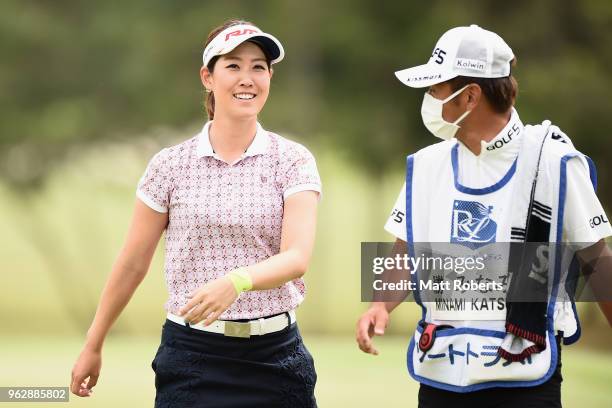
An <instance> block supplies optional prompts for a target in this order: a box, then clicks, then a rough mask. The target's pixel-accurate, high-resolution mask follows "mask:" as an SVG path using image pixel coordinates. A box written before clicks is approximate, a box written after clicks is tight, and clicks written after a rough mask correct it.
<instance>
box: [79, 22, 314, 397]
mask: <svg viewBox="0 0 612 408" xmlns="http://www.w3.org/2000/svg"><path fill="white" fill-rule="evenodd" d="M283 56H284V51H283V47H282V45H281V43H280V42H279V41H278V40H277V39H276V38H275V37H273V36H272V35H270V34H266V33H264V32H262V31H261V30H260V29H259V28H258V27H256V26H255V25H253V24H251V23H248V22H245V21H236V20H231V21H228V22H226V23H225V24H223V25H222V26H220V27H218V28H216V29H215V30H213V31H212V32H211V33H210V35H209V37H208V40H207V41H206V44H205V49H204V53H203V62H204V65H203V66H202V68H201V70H200V76H201V80H202V84H203V85H204V87H205V88H206V92H207V93H208V94H207V99H206V108H207V111H208V116H209V119H210V121H209V122H208V123H206V125H205V126H204V128H203V129H202V131H201V132H200V133H199V134H197V135H196V136H195V137H193V138H191V139H189V140H186V141H184V142H182V143H180V144H178V145H176V146H172V147H168V148H165V149H163V150H161V151H160V152H159V153H157V154H156V155H155V156H154V157H153V159H152V160H151V162H150V163H149V165H148V167H147V169H146V171H145V173H144V175H143V176H142V178H141V180H140V182H139V184H138V188H137V197H138V200H137V202H136V207H135V211H134V218H133V221H132V224H131V227H130V230H129V234H128V238H127V241H126V243H125V246H124V247H123V249H122V251H121V253H120V255H119V258H118V260H117V262H116V263H115V266H114V267H113V270H112V272H111V274H110V277H109V279H108V282H107V284H106V286H105V288H104V291H103V293H102V297H101V300H100V304H99V307H98V310H97V312H96V315H95V318H94V320H93V323H92V325H91V327H90V329H89V331H88V332H87V340H86V343H85V346H84V348H83V351H82V352H81V354H80V356H79V358H78V360H77V361H76V363H75V365H74V368H73V371H72V384H71V391H72V392H73V393H74V394H76V395H78V396H81V397H86V396H89V395H91V391H92V388H93V387H94V386H95V384H96V382H97V381H98V376H99V374H100V367H101V351H102V345H103V342H104V339H105V337H106V334H107V333H108V331H109V330H110V328H111V325H112V324H113V322H114V321H115V319H116V318H117V316H118V315H119V314H120V312H121V310H122V309H123V308H124V307H125V305H126V304H127V303H128V301H129V299H130V298H131V296H132V294H133V293H134V290H135V289H136V287H137V286H138V284H139V283H140V282H141V281H142V279H143V278H144V276H145V274H146V273H147V270H148V268H149V263H150V261H151V257H152V255H153V253H154V250H155V247H156V246H157V243H158V240H159V238H160V235H161V234H162V232H163V231H164V230H165V232H166V245H165V251H166V255H165V275H166V284H167V288H168V292H169V293H168V295H169V296H168V300H167V302H166V304H165V308H166V310H167V312H168V315H167V320H166V322H165V324H164V326H163V330H162V336H161V344H160V346H159V349H158V351H157V354H156V355H155V358H154V360H153V362H152V367H153V370H154V371H155V388H156V391H157V393H156V398H155V406H156V407H203V406H205V407H314V406H316V401H315V397H314V387H315V381H316V373H315V369H314V364H313V360H312V357H311V356H310V354H309V352H308V350H307V349H306V347H305V346H304V344H303V342H302V339H301V337H300V333H299V331H298V328H297V324H296V318H295V309H296V307H297V306H298V305H299V304H300V303H301V302H302V301H303V299H304V293H305V287H304V281H303V280H302V276H303V275H304V273H305V272H306V269H307V267H308V263H309V260H310V256H311V252H312V248H313V243H314V238H315V224H316V209H317V203H318V195H319V194H320V191H321V183H320V179H319V175H318V172H317V168H316V164H315V160H314V157H313V156H312V154H311V153H310V152H309V151H308V150H307V149H306V148H305V147H303V146H301V145H299V144H297V143H295V142H292V141H289V140H287V139H285V138H283V137H281V136H278V135H276V134H274V133H271V132H269V131H266V130H264V129H263V128H262V127H261V125H260V124H259V123H258V122H257V115H258V114H259V112H260V111H261V110H262V109H263V107H264V105H265V103H266V100H267V98H268V93H269V91H270V79H271V78H272V68H271V66H272V64H274V63H277V62H279V61H281V60H282V59H283Z"/></svg>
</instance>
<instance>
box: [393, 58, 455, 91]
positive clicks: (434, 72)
mask: <svg viewBox="0 0 612 408" xmlns="http://www.w3.org/2000/svg"><path fill="white" fill-rule="evenodd" d="M395 76H396V77H397V79H399V80H400V81H401V82H402V83H403V84H404V85H406V86H409V87H411V88H425V87H428V86H432V85H435V84H439V83H441V82H444V81H448V80H449V79H453V78H455V77H456V76H457V74H454V73H452V72H448V71H443V70H441V69H439V68H438V67H437V66H435V65H432V64H423V65H419V66H416V67H412V68H407V69H403V70H401V71H396V72H395Z"/></svg>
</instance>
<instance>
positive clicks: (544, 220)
mask: <svg viewBox="0 0 612 408" xmlns="http://www.w3.org/2000/svg"><path fill="white" fill-rule="evenodd" d="M515 64H516V58H515V55H514V53H513V51H512V49H511V48H510V47H509V46H508V44H506V42H505V41H504V40H503V39H502V38H501V37H500V36H499V35H497V34H495V33H493V32H491V31H488V30H485V29H483V28H481V27H479V26H477V25H471V26H469V27H456V28H453V29H451V30H449V31H447V32H446V33H444V34H443V35H442V37H441V38H440V39H439V40H438V42H437V44H436V45H435V47H434V49H433V52H432V55H431V58H430V59H429V61H428V62H427V63H426V64H424V65H419V66H415V67H412V68H408V69H404V70H401V71H398V72H396V73H395V75H396V76H397V78H398V79H399V80H400V81H401V82H402V83H403V84H405V85H407V86H409V87H411V88H427V91H426V93H425V96H424V98H423V104H422V108H421V114H422V119H423V123H424V125H425V127H426V128H427V129H428V130H429V131H430V132H431V133H432V134H433V135H434V136H436V137H437V138H439V139H442V141H439V142H438V143H436V144H432V145H430V146H428V147H426V148H424V149H421V150H419V151H418V152H416V153H414V154H411V155H409V156H408V158H407V165H406V181H405V183H404V185H403V187H402V188H401V191H400V194H399V197H398V199H397V201H396V203H395V206H394V209H393V212H392V214H391V216H390V217H389V219H388V221H387V223H386V225H385V229H386V230H387V231H388V232H390V233H391V234H393V235H394V236H395V237H396V238H397V241H396V248H398V249H403V250H404V251H406V252H407V253H408V254H409V255H417V254H415V243H423V242H429V243H448V244H455V245H459V246H463V247H466V248H468V249H470V250H478V249H481V248H483V247H486V246H494V245H499V244H514V243H518V244H520V245H519V247H521V248H523V249H522V251H525V249H524V248H525V247H527V245H523V244H524V243H535V242H537V243H545V244H546V245H550V246H551V248H552V249H548V248H546V254H547V257H546V261H547V264H546V267H545V268H543V269H545V270H544V272H543V273H544V274H543V275H542V276H541V277H538V276H535V278H534V276H533V274H531V273H530V274H529V275H527V274H526V272H525V271H524V270H523V269H516V270H513V272H512V273H511V274H510V276H511V278H510V282H509V285H508V288H507V291H508V294H511V293H514V294H516V293H519V294H525V293H545V295H544V298H539V299H537V300H536V301H533V299H528V300H531V301H526V300H524V299H518V298H516V297H515V298H510V297H508V298H507V299H506V301H505V302H499V304H498V303H496V304H495V305H492V306H491V307H487V308H484V309H486V310H482V309H481V310H478V309H472V310H467V309H466V310H461V309H460V308H456V309H453V310H440V309H436V307H435V305H432V304H431V303H430V302H425V301H422V299H421V295H422V294H420V293H419V291H418V286H417V290H415V293H414V298H415V300H416V301H417V303H419V305H420V306H421V308H422V318H421V320H420V322H419V323H418V325H417V327H416V330H415V332H414V335H413V337H412V339H411V341H410V344H409V347H408V355H407V364H408V371H409V373H410V375H411V376H412V377H413V378H414V379H415V380H417V381H418V382H419V383H420V390H419V407H448V406H461V407H463V406H470V407H517V406H522V407H560V406H561V381H562V377H561V344H564V345H568V344H571V343H573V342H575V341H577V340H578V337H579V336H580V324H579V321H578V315H577V313H576V308H575V305H574V303H573V300H572V299H573V298H572V297H571V296H570V297H569V298H568V297H567V295H568V293H567V292H568V291H570V289H568V287H567V285H565V284H562V283H560V282H566V281H563V280H562V278H561V277H562V276H568V275H567V273H568V270H570V269H571V268H569V267H568V265H569V264H571V265H573V266H575V265H576V262H574V263H571V262H569V260H571V259H566V258H567V252H566V251H562V250H556V249H555V248H558V247H559V246H560V245H561V244H563V245H566V244H569V243H571V244H572V245H574V247H576V248H577V252H576V254H577V257H576V259H577V260H578V262H577V264H579V265H583V266H584V265H587V264H588V265H590V266H591V267H593V268H594V269H595V270H596V271H597V272H598V273H599V275H598V277H599V278H601V276H602V275H604V276H605V274H604V273H603V272H602V271H604V272H607V275H610V274H611V273H612V267H611V266H610V254H611V252H610V250H609V248H608V247H607V246H606V244H605V241H604V238H606V237H608V236H611V235H612V228H611V227H610V222H609V218H608V216H607V215H606V214H605V212H604V210H603V207H602V205H601V203H600V202H599V200H598V198H597V196H596V192H595V189H596V170H595V166H594V163H593V162H592V161H591V159H590V158H588V157H587V156H586V155H584V154H583V153H581V152H579V151H578V150H577V149H576V148H575V147H574V145H573V143H572V142H571V140H570V139H569V138H568V137H567V135H565V134H564V133H563V132H562V131H561V130H560V129H559V128H558V127H557V126H554V125H553V124H551V123H550V122H549V121H544V122H542V124H538V125H533V126H532V125H525V124H523V122H522V121H521V118H520V117H519V114H518V112H517V110H516V109H515V107H514V104H515V100H516V96H517V92H518V85H517V81H516V80H515V78H514V77H513V76H512V68H513V67H514V66H515ZM512 251H513V249H510V250H509V256H508V257H507V258H505V259H506V261H507V263H506V264H505V265H506V266H505V268H506V269H507V270H508V271H510V270H511V265H512V262H513V261H516V260H517V259H520V260H521V262H523V261H524V259H525V257H526V255H525V254H526V253H528V251H527V252H521V254H520V256H519V255H517V253H516V252H512ZM572 256H573V255H572ZM570 258H572V257H570ZM572 259H573V258H572ZM573 266H572V267H573ZM418 278H419V271H417V273H413V275H412V279H418ZM604 280H605V279H604ZM602 282H603V281H602ZM598 286H599V287H600V288H601V287H602V286H605V285H602V284H600V285H598ZM608 288H609V287H608ZM561 294H564V295H566V296H565V297H561ZM404 295H407V293H404ZM508 296H509V295H508ZM402 297H404V296H402ZM560 299H561V300H560ZM568 299H569V300H568ZM599 300H601V302H600V307H601V309H602V311H603V312H604V314H605V315H606V318H607V319H608V321H609V322H611V324H612V308H610V303H609V302H607V303H606V302H604V300H607V299H603V298H600V299H599ZM400 302H401V299H400V300H393V301H389V300H388V299H385V301H377V302H373V303H372V305H371V307H370V308H369V309H368V311H366V312H365V313H364V314H363V315H362V316H361V318H360V319H359V321H358V323H357V334H356V338H357V342H358V344H359V347H360V348H361V350H363V351H364V352H366V353H372V354H378V351H377V350H376V349H375V348H374V346H373V343H372V337H373V336H374V335H382V334H384V330H385V327H386V325H387V322H388V319H389V313H390V312H391V311H392V310H393V309H394V308H395V307H396V306H397V305H398V304H399V303H400ZM499 305H501V306H499ZM496 306H499V307H496ZM468 404H469V405H468Z"/></svg>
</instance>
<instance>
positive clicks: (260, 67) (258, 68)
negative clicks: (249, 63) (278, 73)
mask: <svg viewBox="0 0 612 408" xmlns="http://www.w3.org/2000/svg"><path fill="white" fill-rule="evenodd" d="M254 68H255V69H257V70H261V69H263V70H265V69H266V67H264V66H263V65H255V67H254Z"/></svg>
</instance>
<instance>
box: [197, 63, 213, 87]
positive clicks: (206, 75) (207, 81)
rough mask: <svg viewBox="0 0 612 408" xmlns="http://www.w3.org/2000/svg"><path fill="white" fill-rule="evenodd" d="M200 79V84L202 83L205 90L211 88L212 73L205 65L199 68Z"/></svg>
mask: <svg viewBox="0 0 612 408" xmlns="http://www.w3.org/2000/svg"><path fill="white" fill-rule="evenodd" d="M200 80H201V81H202V85H204V88H206V90H208V91H210V90H212V85H213V80H212V74H211V72H210V71H209V70H208V68H207V67H205V66H202V68H200Z"/></svg>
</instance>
